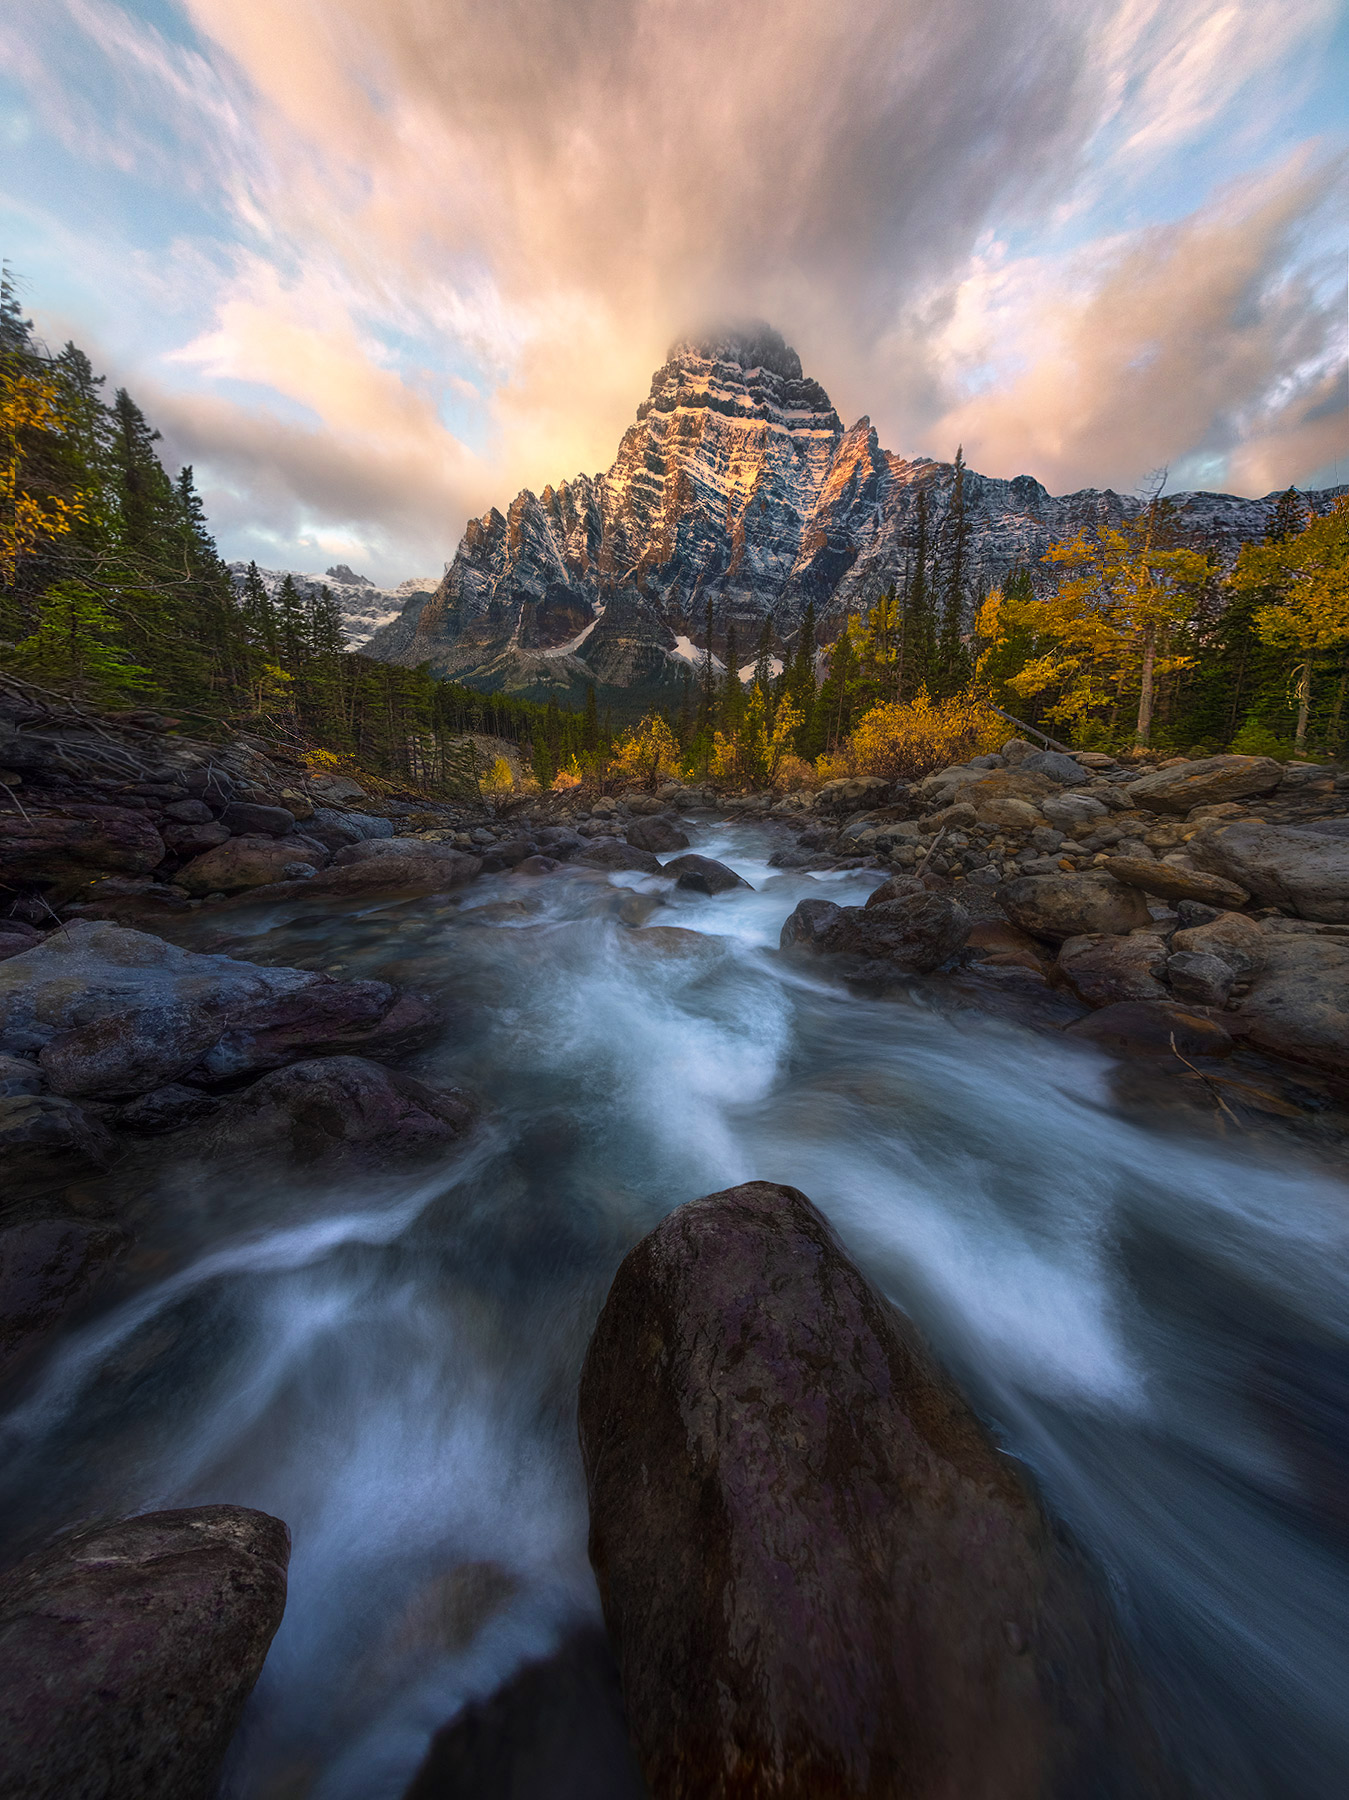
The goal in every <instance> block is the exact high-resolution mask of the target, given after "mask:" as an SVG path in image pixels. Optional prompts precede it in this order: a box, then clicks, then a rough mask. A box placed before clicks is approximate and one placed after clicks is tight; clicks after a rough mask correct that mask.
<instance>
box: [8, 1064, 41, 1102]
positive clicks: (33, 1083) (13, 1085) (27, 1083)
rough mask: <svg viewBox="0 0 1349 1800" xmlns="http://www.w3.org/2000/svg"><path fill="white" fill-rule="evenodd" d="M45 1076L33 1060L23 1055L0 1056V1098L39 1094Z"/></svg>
mask: <svg viewBox="0 0 1349 1800" xmlns="http://www.w3.org/2000/svg"><path fill="white" fill-rule="evenodd" d="M46 1085H47V1077H46V1076H45V1075H44V1074H43V1073H42V1070H41V1069H40V1068H39V1067H38V1065H37V1064H36V1063H35V1062H29V1060H28V1059H27V1057H24V1056H0V1100H9V1099H12V1098H13V1097H14V1096H15V1095H16V1094H40V1093H41V1092H42V1090H43V1088H45V1087H46Z"/></svg>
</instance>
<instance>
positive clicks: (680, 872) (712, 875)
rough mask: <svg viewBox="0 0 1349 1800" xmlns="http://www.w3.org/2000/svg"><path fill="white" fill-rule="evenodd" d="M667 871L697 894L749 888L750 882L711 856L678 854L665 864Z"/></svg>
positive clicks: (681, 885) (724, 892) (679, 883)
mask: <svg viewBox="0 0 1349 1800" xmlns="http://www.w3.org/2000/svg"><path fill="white" fill-rule="evenodd" d="M665 873H666V874H667V875H673V876H674V878H675V880H676V882H677V883H678V885H679V886H680V887H682V888H688V889H690V890H691V891H692V892H693V893H695V894H728V893H730V891H731V889H732V888H742V887H743V888H747V887H749V885H750V884H749V882H747V881H746V880H745V878H744V877H743V876H742V875H737V874H736V872H735V870H734V869H728V868H727V867H726V864H725V863H722V862H717V861H716V860H715V858H713V857H711V856H693V855H690V856H676V857H674V858H673V859H672V860H671V861H670V862H667V863H666V865H665Z"/></svg>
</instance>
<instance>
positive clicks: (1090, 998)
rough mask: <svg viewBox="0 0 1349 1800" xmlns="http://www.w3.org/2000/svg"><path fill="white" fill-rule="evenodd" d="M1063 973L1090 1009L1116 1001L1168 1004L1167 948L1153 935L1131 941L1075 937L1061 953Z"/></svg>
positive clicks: (1140, 934) (1139, 934)
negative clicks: (1166, 984) (1164, 974)
mask: <svg viewBox="0 0 1349 1800" xmlns="http://www.w3.org/2000/svg"><path fill="white" fill-rule="evenodd" d="M1058 969H1059V973H1060V974H1061V975H1062V976H1063V978H1064V979H1065V980H1066V981H1067V983H1068V985H1069V987H1070V988H1072V990H1073V992H1074V993H1075V994H1076V995H1077V996H1078V998H1079V999H1082V1000H1085V1001H1086V1003H1087V1005H1088V1006H1110V1005H1112V1004H1113V1003H1114V1002H1115V1001H1116V1000H1165V999H1166V988H1165V987H1164V985H1163V983H1162V979H1161V977H1162V974H1163V972H1164V971H1165V969H1166V944H1165V942H1164V941H1163V940H1162V939H1161V938H1159V937H1157V936H1156V935H1155V934H1154V933H1153V932H1150V931H1141V932H1136V933H1134V934H1133V935H1132V936H1129V937H1071V938H1069V939H1068V940H1067V942H1066V943H1065V944H1064V945H1063V947H1062V948H1061V949H1060V951H1059V960H1058Z"/></svg>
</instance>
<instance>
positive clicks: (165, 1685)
mask: <svg viewBox="0 0 1349 1800" xmlns="http://www.w3.org/2000/svg"><path fill="white" fill-rule="evenodd" d="M289 1557H290V1534H289V1532H288V1531H287V1530H286V1527H285V1526H284V1525H283V1524H282V1523H281V1521H280V1520H279V1519H273V1518H271V1517H269V1516H268V1514H266V1513H261V1512H254V1511H252V1510H251V1509H250V1508H248V1507H243V1506H196V1507H189V1508H185V1509H184V1510H182V1511H178V1512H159V1513H144V1514H142V1515H140V1516H139V1517H138V1518H131V1519H120V1520H117V1521H115V1522H114V1523H112V1524H100V1525H91V1526H85V1527H82V1528H80V1529H78V1530H76V1531H72V1532H67V1533H66V1534H65V1535H64V1536H63V1537H60V1538H58V1539H57V1540H56V1541H55V1543H52V1544H48V1545H46V1546H45V1547H44V1548H43V1549H41V1550H38V1551H36V1552H34V1554H33V1555H31V1556H29V1557H27V1558H26V1559H25V1560H24V1561H23V1562H21V1563H19V1564H17V1565H16V1566H15V1567H14V1568H12V1569H10V1570H8V1571H7V1572H6V1573H5V1574H4V1575H3V1576H0V1669H3V1671H4V1673H3V1674H2V1675H0V1792H2V1793H5V1794H12V1795H14V1796H16V1800H17V1797H18V1796H20V1795H22V1796H24V1800H211V1796H212V1795H214V1793H215V1792H216V1788H217V1784H218V1782H219V1779H220V1771H221V1765H222V1763H223V1761H224V1756H225V1751H226V1749H227V1748H228V1745H229V1741H230V1738H231V1737H232V1735H233V1733H234V1729H235V1727H236V1725H237V1724H238V1722H239V1716H240V1714H241V1713H242V1711H243V1706H244V1702H245V1701H246V1700H247V1698H248V1696H249V1694H250V1692H251V1691H252V1688H253V1684H254V1683H255V1682H256V1680H257V1678H258V1675H259V1674H260V1672H261V1670H262V1664H263V1659H264V1657H265V1656H266V1654H267V1649H268V1646H269V1645H270V1643H271V1641H272V1637H273V1635H274V1633H275V1631H276V1628H277V1626H278V1625H279V1624H280V1623H281V1615H282V1611H283V1609H284V1607H285V1602H286V1565H287V1563H288V1561H289Z"/></svg>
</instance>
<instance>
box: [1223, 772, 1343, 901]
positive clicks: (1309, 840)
mask: <svg viewBox="0 0 1349 1800" xmlns="http://www.w3.org/2000/svg"><path fill="white" fill-rule="evenodd" d="M1275 767H1276V768H1277V767H1278V764H1277V763H1276V764H1275ZM1189 849H1190V854H1191V856H1192V857H1193V859H1194V861H1195V862H1197V863H1199V864H1201V866H1202V867H1203V868H1205V869H1211V870H1213V871H1214V872H1215V873H1217V874H1219V875H1224V876H1226V877H1227V879H1228V880H1229V881H1233V882H1236V883H1237V884H1238V885H1239V886H1241V887H1242V888H1245V889H1246V890H1247V891H1248V892H1250V893H1252V894H1254V895H1255V897H1256V898H1257V899H1258V900H1262V901H1263V902H1264V903H1265V904H1266V905H1267V906H1278V907H1282V908H1283V910H1284V911H1285V912H1291V913H1296V914H1297V915H1298V916H1299V917H1300V918H1303V919H1322V920H1326V921H1327V922H1329V923H1332V924H1346V923H1349V840H1346V839H1345V838H1343V837H1341V836H1340V835H1339V834H1338V833H1330V832H1322V831H1318V830H1317V829H1316V827H1315V826H1314V825H1307V826H1304V827H1303V828H1302V829H1300V830H1297V831H1294V830H1292V829H1290V828H1289V827H1287V826H1277V825H1258V824H1240V823H1239V824H1236V825H1227V826H1223V825H1221V824H1220V825H1218V826H1217V827H1216V828H1214V829H1211V830H1209V831H1205V832H1202V833H1200V834H1199V835H1198V836H1197V837H1194V838H1191V840H1190V845H1189ZM1198 897H1199V896H1196V898H1198Z"/></svg>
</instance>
